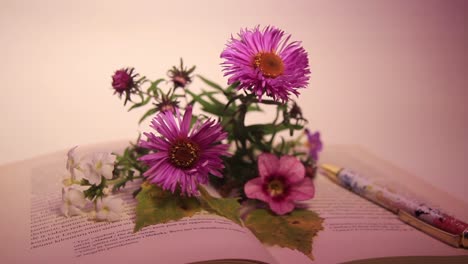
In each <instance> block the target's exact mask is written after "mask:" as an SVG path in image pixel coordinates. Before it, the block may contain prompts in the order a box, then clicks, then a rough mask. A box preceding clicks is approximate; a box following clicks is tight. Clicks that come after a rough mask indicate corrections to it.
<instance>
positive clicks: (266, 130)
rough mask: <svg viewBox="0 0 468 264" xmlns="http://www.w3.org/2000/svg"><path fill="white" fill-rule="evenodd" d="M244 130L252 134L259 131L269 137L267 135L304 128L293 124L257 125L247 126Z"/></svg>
mask: <svg viewBox="0 0 468 264" xmlns="http://www.w3.org/2000/svg"><path fill="white" fill-rule="evenodd" d="M245 128H246V129H247V130H248V131H250V132H252V133H254V132H257V131H261V132H263V134H264V135H269V134H273V133H277V132H280V131H282V130H286V129H294V130H301V129H303V128H304V126H301V125H295V124H280V125H274V124H258V125H251V126H247V127H245Z"/></svg>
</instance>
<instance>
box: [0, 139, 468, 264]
mask: <svg viewBox="0 0 468 264" xmlns="http://www.w3.org/2000/svg"><path fill="white" fill-rule="evenodd" d="M127 144H128V143H127V142H113V143H108V144H102V145H95V146H91V147H82V150H83V151H84V152H92V151H114V152H119V151H122V150H123V149H124V147H125V146H126V145H127ZM65 160H66V152H65V151H63V152H59V153H55V154H51V155H47V156H43V157H39V158H36V159H33V160H28V161H22V162H17V163H13V164H9V165H6V166H2V167H0V175H1V177H2V178H1V179H2V181H1V182H2V191H1V192H0V198H1V201H2V202H3V204H2V206H1V207H0V212H1V217H0V227H1V237H0V263H107V262H110V263H165V264H170V263H278V264H281V263H298V264H300V263H304V264H306V263H340V262H349V261H356V260H364V261H362V263H376V262H372V261H374V260H375V259H377V258H385V257H387V258H389V259H387V262H388V261H394V260H395V259H394V258H391V257H398V256H443V258H442V259H441V261H443V262H444V263H450V261H452V262H453V263H461V262H463V261H466V262H468V251H467V250H463V249H456V248H452V247H450V246H448V245H445V244H444V243H442V242H440V241H438V240H435V239H433V238H431V237H429V236H428V235H426V234H424V233H421V232H420V231H417V230H415V229H414V228H412V227H410V226H407V225H406V224H404V223H402V222H401V221H400V220H398V219H397V217H396V216H395V215H393V214H392V213H390V212H388V211H386V210H385V209H383V208H380V207H378V206H376V205H374V204H372V203H371V202H369V201H367V200H365V199H363V198H361V197H358V196H356V195H354V194H352V193H351V192H349V191H347V190H345V189H343V188H341V187H339V186H336V185H334V184H333V183H332V182H330V181H329V180H328V179H326V178H324V177H323V176H321V175H318V176H317V178H316V180H315V183H316V197H315V198H314V199H312V200H311V201H309V202H308V203H307V204H308V205H309V206H310V208H312V209H313V210H315V211H317V212H319V214H320V215H321V217H323V218H325V222H324V227H325V230H323V231H321V232H319V234H318V237H316V238H315V239H314V243H313V255H314V257H315V261H314V262H312V261H311V260H310V259H309V258H307V257H306V256H305V255H303V254H302V253H300V252H297V251H293V250H290V249H287V248H279V247H276V246H275V247H266V246H264V245H262V244H261V243H260V242H259V241H258V240H257V239H256V238H255V236H254V235H253V234H252V233H251V232H250V231H249V230H248V229H247V228H244V227H242V226H239V225H237V224H235V223H232V222H231V221H229V220H227V219H225V218H222V217H219V216H214V215H210V214H200V215H197V216H195V217H191V218H185V219H182V220H180V221H175V222H170V223H167V224H160V225H153V226H149V227H146V228H143V229H142V230H141V231H139V232H137V233H133V227H134V223H133V220H134V205H135V200H134V199H133V198H132V196H131V193H130V192H131V191H130V190H128V191H124V192H122V193H121V194H120V195H121V197H122V198H123V199H124V200H125V201H126V206H127V207H126V208H127V210H126V216H125V218H124V219H123V220H121V221H118V222H114V223H95V222H92V221H88V220H87V219H86V217H71V218H65V217H63V216H61V214H60V213H59V206H60V204H61V183H60V180H61V179H62V177H63V173H64V166H65V165H64V164H65ZM321 161H322V162H331V163H334V164H337V165H341V166H343V167H348V168H351V169H354V170H356V171H359V172H361V173H364V174H366V175H368V176H373V175H375V176H376V177H377V178H378V180H380V179H382V180H383V179H385V181H389V182H390V181H393V182H394V183H400V185H401V183H403V185H407V186H409V187H410V188H409V189H411V192H412V193H413V194H415V195H417V196H418V197H421V198H422V199H426V200H427V198H429V201H431V202H432V204H434V202H436V205H437V206H440V207H441V208H444V209H446V210H447V211H449V212H452V213H454V214H455V215H456V216H458V217H459V218H461V219H462V220H467V219H468V206H467V205H466V204H465V203H463V202H462V201H459V200H456V199H454V198H452V197H450V195H448V194H446V193H443V192H441V191H438V190H437V189H435V188H434V187H433V186H431V185H429V184H427V183H424V182H423V181H421V180H419V179H417V178H416V177H412V176H410V175H408V174H407V173H405V172H404V171H402V170H399V169H398V168H395V167H394V166H392V165H391V164H388V163H386V162H384V161H382V160H379V159H377V158H375V157H373V156H372V155H370V154H369V153H367V152H365V151H363V150H361V149H360V148H358V147H343V146H336V147H329V148H327V149H326V150H325V152H324V153H323V155H322V157H321ZM135 184H138V182H135ZM389 184H391V183H389ZM428 193H429V194H430V197H427V196H428V195H427V194H428ZM448 256H451V257H448ZM370 259H372V260H370ZM406 260H413V261H416V262H417V261H422V260H423V259H422V258H421V257H419V258H413V259H411V258H407V259H406ZM378 261H379V263H384V262H385V261H386V260H385V259H378Z"/></svg>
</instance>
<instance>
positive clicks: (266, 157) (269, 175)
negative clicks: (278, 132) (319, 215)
mask: <svg viewBox="0 0 468 264" xmlns="http://www.w3.org/2000/svg"><path fill="white" fill-rule="evenodd" d="M258 173H259V175H260V177H258V178H255V179H252V180H250V181H248V182H247V183H246V184H245V186H244V191H245V194H246V195H247V197H248V198H251V199H258V200H261V201H264V202H266V203H268V205H269V206H270V209H271V210H272V211H273V212H275V213H277V214H279V215H283V214H286V213H289V212H291V211H292V210H294V207H295V203H294V202H295V201H304V200H308V199H311V198H313V197H314V193H315V187H314V183H313V182H312V180H311V179H310V178H306V177H304V176H305V168H304V165H303V164H302V163H301V161H299V160H298V159H297V158H296V157H294V156H282V157H281V158H280V159H278V158H277V157H276V156H275V155H273V154H270V153H262V154H260V156H258Z"/></svg>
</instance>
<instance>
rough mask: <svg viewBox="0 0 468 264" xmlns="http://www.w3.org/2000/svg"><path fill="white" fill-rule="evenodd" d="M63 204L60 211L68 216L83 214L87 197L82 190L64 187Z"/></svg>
mask: <svg viewBox="0 0 468 264" xmlns="http://www.w3.org/2000/svg"><path fill="white" fill-rule="evenodd" d="M62 202H63V204H62V206H61V207H60V211H62V213H63V214H64V215H65V216H66V217H70V216H74V215H82V214H83V212H82V211H81V209H83V208H84V207H85V205H86V198H85V196H84V193H83V192H82V191H79V190H77V189H74V188H69V189H66V188H63V189H62Z"/></svg>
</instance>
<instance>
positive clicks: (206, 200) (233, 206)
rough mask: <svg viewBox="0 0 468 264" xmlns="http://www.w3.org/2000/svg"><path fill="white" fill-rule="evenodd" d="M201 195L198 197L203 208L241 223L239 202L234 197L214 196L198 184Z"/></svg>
mask: <svg viewBox="0 0 468 264" xmlns="http://www.w3.org/2000/svg"><path fill="white" fill-rule="evenodd" d="M198 190H199V191H200V194H201V196H200V197H199V199H200V201H201V204H202V206H203V209H205V210H206V211H208V212H210V213H214V214H217V215H220V216H223V217H226V218H227V219H229V220H231V221H233V222H235V223H237V224H239V225H242V221H241V219H240V215H239V211H240V207H241V206H240V204H239V202H238V201H237V199H235V198H215V197H213V196H211V195H210V194H209V193H208V192H207V191H206V190H205V189H204V188H203V187H202V186H198Z"/></svg>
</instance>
